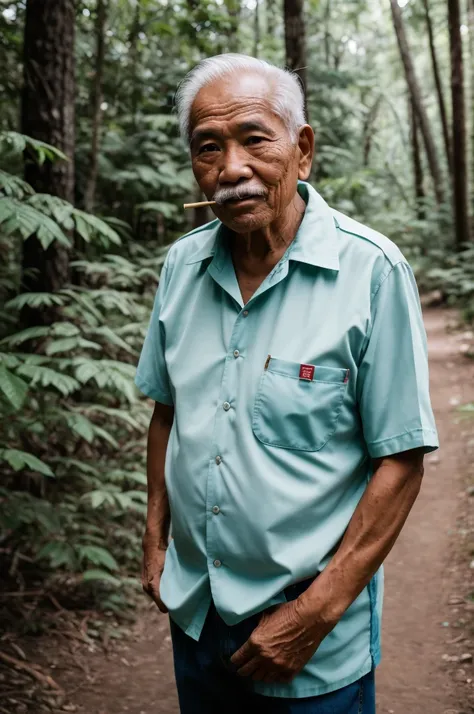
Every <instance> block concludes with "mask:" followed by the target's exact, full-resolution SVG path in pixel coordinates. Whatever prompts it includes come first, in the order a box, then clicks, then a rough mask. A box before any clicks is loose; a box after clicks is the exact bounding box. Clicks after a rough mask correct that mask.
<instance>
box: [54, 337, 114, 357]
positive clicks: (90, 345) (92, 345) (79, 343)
mask: <svg viewBox="0 0 474 714" xmlns="http://www.w3.org/2000/svg"><path fill="white" fill-rule="evenodd" d="M77 348H82V349H88V350H99V352H100V350H101V349H102V347H101V346H100V345H99V344H97V342H91V341H90V340H86V339H84V338H83V337H63V338H62V339H60V340H54V341H53V342H50V343H49V344H48V346H47V347H46V354H47V355H54V354H57V353H58V352H70V351H71V350H75V349H77Z"/></svg>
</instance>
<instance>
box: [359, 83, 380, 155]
mask: <svg viewBox="0 0 474 714" xmlns="http://www.w3.org/2000/svg"><path fill="white" fill-rule="evenodd" d="M381 102H382V97H381V96H379V97H377V99H376V100H375V102H374V104H373V106H372V107H371V108H370V109H369V111H368V113H367V117H366V119H365V122H364V128H363V140H364V147H363V165H364V166H365V167H367V166H368V165H369V159H370V150H371V148H372V139H373V137H374V133H375V130H374V125H375V122H376V119H377V114H378V113H379V109H380V104H381Z"/></svg>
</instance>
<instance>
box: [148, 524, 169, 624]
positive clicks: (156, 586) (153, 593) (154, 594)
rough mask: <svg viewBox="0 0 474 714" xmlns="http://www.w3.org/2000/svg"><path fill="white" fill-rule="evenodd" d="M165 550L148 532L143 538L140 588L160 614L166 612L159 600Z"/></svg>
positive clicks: (156, 538) (157, 539)
mask: <svg viewBox="0 0 474 714" xmlns="http://www.w3.org/2000/svg"><path fill="white" fill-rule="evenodd" d="M165 556H166V550H164V549H163V548H162V547H160V542H159V538H158V537H154V536H153V535H151V534H150V533H149V532H148V531H147V532H145V535H144V536H143V560H142V586H143V590H144V591H145V592H146V594H147V595H149V596H150V597H151V599H152V600H154V602H156V604H157V605H158V608H159V609H160V611H161V612H168V610H167V608H166V605H165V604H164V603H163V601H162V600H161V598H160V580H161V574H162V572H163V568H164V567H165Z"/></svg>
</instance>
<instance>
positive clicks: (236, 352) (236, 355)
mask: <svg viewBox="0 0 474 714" xmlns="http://www.w3.org/2000/svg"><path fill="white" fill-rule="evenodd" d="M239 355H240V352H239V350H234V357H235V358H236V359H237V357H238V356H239Z"/></svg>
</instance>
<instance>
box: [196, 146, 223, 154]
mask: <svg viewBox="0 0 474 714" xmlns="http://www.w3.org/2000/svg"><path fill="white" fill-rule="evenodd" d="M209 151H219V147H218V146H217V144H204V145H203V146H201V147H200V149H199V152H198V153H199V154H204V153H209Z"/></svg>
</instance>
